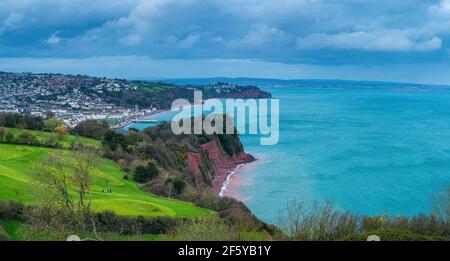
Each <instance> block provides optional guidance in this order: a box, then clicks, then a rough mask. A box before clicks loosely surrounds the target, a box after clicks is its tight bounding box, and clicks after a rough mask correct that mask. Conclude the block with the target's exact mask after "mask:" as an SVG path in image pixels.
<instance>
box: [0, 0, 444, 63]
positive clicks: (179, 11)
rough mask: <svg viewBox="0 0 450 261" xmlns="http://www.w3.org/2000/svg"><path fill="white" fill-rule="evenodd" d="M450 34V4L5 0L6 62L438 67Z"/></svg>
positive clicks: (1, 48)
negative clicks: (131, 59)
mask: <svg viewBox="0 0 450 261" xmlns="http://www.w3.org/2000/svg"><path fill="white" fill-rule="evenodd" d="M449 28H450V0H439V1H423V0H405V1H388V0H383V1H375V0H374V1H359V0H328V1H326V0H285V1H273V0H227V1H219V0H128V1H124V0H120V1H119V0H90V1H85V0H68V1H59V0H41V1H33V0H5V1H0V56H3V57H7V56H10V57H11V56H14V57H17V56H26V57H75V58H76V57H92V56H114V55H117V56H121V55H135V56H147V57H151V58H157V59H260V60H266V61H274V62H285V63H300V62H302V63H312V64H327V63H328V64H329V63H338V64H352V63H353V64H357V63H361V62H364V63H367V62H369V63H371V62H373V63H377V62H379V61H380V60H383V59H384V58H385V57H390V62H393V63H402V62H411V61H414V62H426V61H434V62H436V61H443V60H445V59H447V60H448V51H447V50H448V48H449V46H448V40H449V39H450V29H449ZM349 53H351V54H352V55H349ZM362 53H363V54H364V59H362V58H361V54H362ZM392 53H394V54H396V55H394V56H392ZM438 54H439V55H438ZM349 57H353V58H352V59H350V58H349ZM362 60H364V61H362Z"/></svg>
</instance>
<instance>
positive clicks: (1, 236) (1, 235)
mask: <svg viewBox="0 0 450 261" xmlns="http://www.w3.org/2000/svg"><path fill="white" fill-rule="evenodd" d="M9 240H10V237H9V235H8V234H7V233H6V231H5V230H4V229H3V226H2V225H0V241H9Z"/></svg>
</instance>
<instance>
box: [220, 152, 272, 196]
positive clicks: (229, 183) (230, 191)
mask: <svg viewBox="0 0 450 261" xmlns="http://www.w3.org/2000/svg"><path fill="white" fill-rule="evenodd" d="M255 158H256V160H255V161H253V162H250V163H246V164H240V165H238V166H237V167H236V169H235V170H233V171H232V172H230V174H229V175H228V177H227V179H226V180H225V182H224V184H223V186H222V189H221V195H222V196H226V197H231V198H235V199H237V200H240V201H243V202H245V201H246V200H249V199H250V197H249V196H244V195H242V194H241V193H239V191H242V189H243V188H245V187H248V186H251V185H252V183H253V180H252V179H251V178H249V177H245V171H247V170H250V169H252V168H255V167H256V166H257V165H259V164H262V163H266V162H267V159H266V158H264V157H263V156H261V155H257V156H255Z"/></svg>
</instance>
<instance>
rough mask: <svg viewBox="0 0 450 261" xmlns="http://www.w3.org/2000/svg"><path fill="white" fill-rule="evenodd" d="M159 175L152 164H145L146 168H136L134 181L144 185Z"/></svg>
mask: <svg viewBox="0 0 450 261" xmlns="http://www.w3.org/2000/svg"><path fill="white" fill-rule="evenodd" d="M158 174H159V171H158V169H157V168H156V166H155V164H153V163H152V162H149V163H147V166H138V167H136V170H135V171H134V177H133V178H134V180H135V181H136V182H139V183H145V182H148V181H150V180H151V179H153V178H154V177H157V176H158Z"/></svg>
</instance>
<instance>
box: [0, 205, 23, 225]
mask: <svg viewBox="0 0 450 261" xmlns="http://www.w3.org/2000/svg"><path fill="white" fill-rule="evenodd" d="M25 210H26V207H25V205H24V204H23V203H21V202H14V201H2V200H0V219H6V220H23V218H24V212H25Z"/></svg>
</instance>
